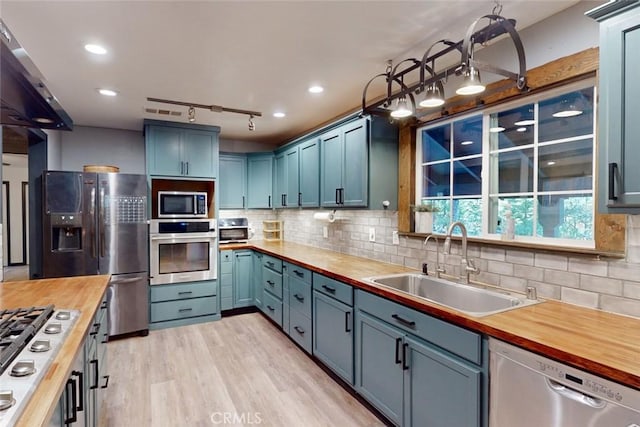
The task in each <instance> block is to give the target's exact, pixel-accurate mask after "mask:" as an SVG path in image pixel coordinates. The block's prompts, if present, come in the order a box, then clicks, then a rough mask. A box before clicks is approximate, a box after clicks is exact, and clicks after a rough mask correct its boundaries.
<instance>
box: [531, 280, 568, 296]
mask: <svg viewBox="0 0 640 427" xmlns="http://www.w3.org/2000/svg"><path fill="white" fill-rule="evenodd" d="M527 286H533V287H534V288H536V292H537V294H538V298H552V299H556V300H559V299H561V291H562V289H563V288H562V286H560V285H551V284H549V283H544V282H536V281H533V280H529V281H527Z"/></svg>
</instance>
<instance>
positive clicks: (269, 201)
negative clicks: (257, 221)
mask: <svg viewBox="0 0 640 427" xmlns="http://www.w3.org/2000/svg"><path fill="white" fill-rule="evenodd" d="M269 207H271V195H269Z"/></svg>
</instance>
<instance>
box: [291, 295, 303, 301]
mask: <svg viewBox="0 0 640 427" xmlns="http://www.w3.org/2000/svg"><path fill="white" fill-rule="evenodd" d="M293 297H294V298H295V299H297V300H298V301H300V302H304V297H303V296H301V295H298V294H295V295H294V296H293Z"/></svg>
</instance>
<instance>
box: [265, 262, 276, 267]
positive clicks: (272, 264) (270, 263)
mask: <svg viewBox="0 0 640 427" xmlns="http://www.w3.org/2000/svg"><path fill="white" fill-rule="evenodd" d="M266 264H267V265H268V266H269V267H271V268H273V267H274V266H275V264H274V263H272V262H271V261H267V262H266Z"/></svg>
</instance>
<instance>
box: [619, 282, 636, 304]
mask: <svg viewBox="0 0 640 427" xmlns="http://www.w3.org/2000/svg"><path fill="white" fill-rule="evenodd" d="M622 295H623V296H625V297H627V298H635V299H637V300H640V283H638V282H627V281H624V282H622Z"/></svg>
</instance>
